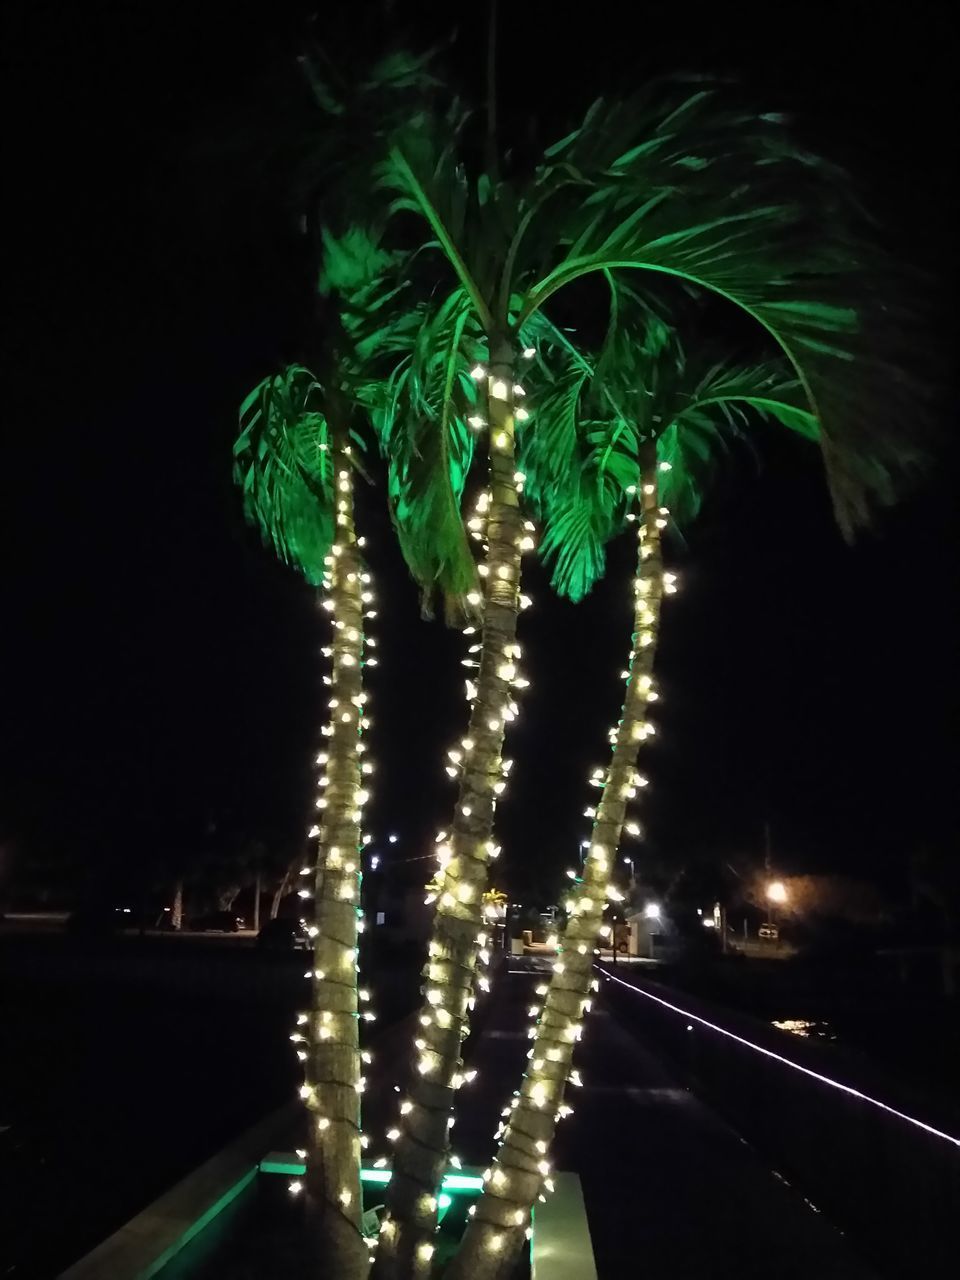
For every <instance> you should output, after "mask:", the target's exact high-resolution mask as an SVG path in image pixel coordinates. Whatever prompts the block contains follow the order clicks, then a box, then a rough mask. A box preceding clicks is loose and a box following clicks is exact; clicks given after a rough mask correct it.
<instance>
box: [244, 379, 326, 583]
mask: <svg viewBox="0 0 960 1280" xmlns="http://www.w3.org/2000/svg"><path fill="white" fill-rule="evenodd" d="M329 446H330V434H329V424H328V420H327V416H326V412H325V398H324V391H323V388H322V387H321V385H320V383H319V382H318V381H317V379H316V378H315V377H314V376H313V374H312V373H311V372H310V371H309V369H305V368H304V367H303V366H302V365H298V364H295V365H290V366H289V368H287V369H285V370H284V371H283V373H278V374H274V375H273V376H272V377H269V378H264V380H263V381H262V382H261V383H259V385H258V386H256V387H255V388H254V389H253V391H251V392H250V394H249V395H248V396H247V398H246V399H245V400H244V402H243V404H242V405H241V406H240V435H239V436H238V438H237V442H236V444H235V445H234V450H233V457H234V479H235V480H236V482H237V484H238V485H239V486H240V488H241V489H242V491H243V504H244V512H245V514H246V516H247V518H248V519H249V520H250V521H251V522H252V523H255V524H257V525H258V526H259V527H260V530H261V532H262V534H263V538H264V541H265V542H267V543H268V544H269V545H270V546H272V547H273V549H274V550H275V551H276V553H277V555H278V556H279V557H280V559H281V560H283V561H285V562H286V563H287V564H290V565H293V566H295V567H296V568H297V569H299V570H300V572H301V573H302V574H303V575H304V577H305V578H306V579H307V581H308V582H310V583H312V584H313V585H314V586H316V585H318V584H319V583H320V582H321V581H322V578H323V560H324V556H326V555H328V554H329V551H330V545H331V543H332V542H333V533H334V477H333V464H332V460H331V453H330V447H329Z"/></svg>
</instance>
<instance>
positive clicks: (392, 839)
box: [387, 836, 397, 844]
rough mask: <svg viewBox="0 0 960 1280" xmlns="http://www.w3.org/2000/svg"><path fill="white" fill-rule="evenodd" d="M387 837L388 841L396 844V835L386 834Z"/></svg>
mask: <svg viewBox="0 0 960 1280" xmlns="http://www.w3.org/2000/svg"><path fill="white" fill-rule="evenodd" d="M387 839H388V840H389V841H390V843H391V844H396V843H397V837H396V836H387Z"/></svg>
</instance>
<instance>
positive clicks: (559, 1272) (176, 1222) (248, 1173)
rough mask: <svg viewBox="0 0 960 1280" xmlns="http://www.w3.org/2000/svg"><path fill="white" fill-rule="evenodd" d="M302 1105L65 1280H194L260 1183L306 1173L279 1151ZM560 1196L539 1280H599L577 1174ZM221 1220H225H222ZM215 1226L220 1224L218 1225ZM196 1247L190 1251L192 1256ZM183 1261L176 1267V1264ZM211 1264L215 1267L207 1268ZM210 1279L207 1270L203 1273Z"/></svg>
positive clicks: (216, 1162) (450, 1185)
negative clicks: (231, 1211) (198, 1259)
mask: <svg viewBox="0 0 960 1280" xmlns="http://www.w3.org/2000/svg"><path fill="white" fill-rule="evenodd" d="M296 1115H297V1109H296V1108H295V1107H289V1108H284V1109H283V1110H281V1111H279V1112H276V1113H274V1114H273V1115H271V1116H268V1117H267V1118H266V1119H265V1120H263V1121H261V1122H260V1123H259V1124H257V1125H255V1126H254V1127H253V1128H252V1129H250V1130H248V1132H247V1133H245V1134H244V1135H243V1136H242V1137H241V1138H239V1139H238V1140H237V1141H236V1142H234V1143H232V1144H231V1145H230V1146H229V1147H226V1148H225V1149H224V1150H223V1151H221V1152H219V1153H218V1154H217V1155H215V1156H214V1157H213V1158H212V1159H211V1160H208V1161H207V1162H206V1163H205V1164H203V1165H201V1166H200V1168H199V1169H196V1170H195V1171H194V1172H193V1173H191V1174H189V1175H188V1176H187V1177H186V1178H184V1179H183V1181H182V1182H179V1183H178V1184H177V1185H176V1186H175V1187H173V1188H172V1189H171V1190H170V1191H168V1192H167V1193H166V1194H165V1195H163V1196H161V1197H160V1199H159V1200H156V1201H154V1203H153V1204H152V1205H150V1206H149V1207H148V1208H146V1209H144V1211H143V1212H142V1213H140V1214H138V1215H137V1216H136V1217H135V1218H133V1219H131V1221H130V1222H128V1223H126V1224H125V1226H123V1227H121V1228H120V1230H119V1231H117V1232H115V1233H114V1234H113V1235H112V1236H110V1237H109V1238H108V1239H107V1240H104V1241H103V1243H102V1244H100V1245H98V1246H97V1248H96V1249H94V1250H93V1251H92V1252H91V1253H89V1254H87V1256H86V1257H85V1258H81V1259H80V1261H79V1262H76V1263H74V1265H73V1266H71V1267H70V1268H68V1270H66V1271H64V1272H63V1273H62V1274H61V1276H60V1277H59V1280H151V1277H159V1278H160V1280H163V1277H164V1276H165V1275H171V1276H172V1275H173V1274H174V1273H176V1276H177V1277H178V1280H189V1277H190V1276H191V1266H190V1261H189V1260H190V1256H191V1253H203V1252H204V1251H205V1250H204V1246H205V1244H206V1243H207V1239H206V1237H207V1236H209V1237H210V1243H211V1245H212V1247H215V1243H214V1238H215V1237H216V1236H217V1235H218V1234H219V1235H221V1236H222V1234H223V1231H224V1230H226V1232H227V1233H229V1231H230V1230H231V1223H230V1221H229V1215H225V1216H221V1215H224V1211H225V1210H227V1209H228V1208H230V1207H231V1206H234V1207H236V1206H238V1205H242V1202H243V1199H244V1198H245V1197H250V1196H252V1195H254V1194H256V1192H257V1189H258V1185H259V1186H260V1188H261V1189H264V1190H265V1189H266V1187H267V1186H268V1184H281V1180H282V1182H283V1183H285V1182H287V1181H289V1180H290V1179H291V1178H295V1177H296V1176H297V1175H298V1174H301V1173H302V1172H303V1164H302V1162H301V1161H300V1160H299V1159H298V1158H297V1156H296V1155H295V1154H291V1153H289V1152H288V1151H286V1150H284V1149H283V1147H282V1146H281V1145H280V1144H281V1143H283V1142H284V1140H285V1139H288V1138H289V1135H290V1133H291V1130H292V1128H293V1126H294V1124H295V1121H296ZM363 1180H364V1183H365V1184H366V1185H368V1186H370V1187H371V1188H372V1186H373V1185H374V1184H381V1185H382V1184H384V1183H385V1182H386V1181H387V1180H388V1175H387V1174H386V1172H385V1171H384V1170H381V1169H374V1168H372V1167H368V1168H365V1169H364V1173H363ZM554 1182H555V1185H556V1191H555V1192H554V1194H553V1195H552V1196H551V1197H550V1198H549V1199H548V1201H547V1203H546V1204H544V1205H539V1206H538V1207H537V1212H536V1214H535V1217H534V1233H533V1240H532V1241H531V1258H530V1270H531V1276H532V1280H596V1275H597V1272H596V1266H595V1264H594V1259H593V1249H592V1246H591V1243H590V1232H589V1230H588V1227H587V1216H586V1211H585V1209H584V1203H583V1195H582V1193H581V1190H580V1180H579V1178H578V1177H577V1175H576V1174H573V1173H559V1174H555V1175H554ZM481 1186H482V1181H481V1178H480V1173H479V1171H478V1170H475V1169H463V1170H451V1171H450V1173H449V1174H448V1175H447V1178H446V1179H445V1182H444V1192H445V1193H446V1194H447V1195H448V1196H450V1197H453V1196H457V1195H467V1196H476V1195H477V1194H478V1192H479V1189H480V1187H481ZM218 1219H219V1221H218ZM214 1224H216V1226H214ZM188 1246H192V1248H191V1250H190V1252H185V1251H186V1250H187V1248H188ZM175 1260H176V1261H175ZM206 1265H208V1264H206ZM201 1273H202V1274H203V1275H207V1274H209V1272H208V1271H207V1270H205V1269H204V1268H203V1267H201V1268H200V1270H198V1271H197V1275H200V1274H201Z"/></svg>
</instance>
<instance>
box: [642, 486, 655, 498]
mask: <svg viewBox="0 0 960 1280" xmlns="http://www.w3.org/2000/svg"><path fill="white" fill-rule="evenodd" d="M643 492H644V493H645V494H647V496H648V497H649V496H650V495H652V494H654V493H656V492H657V486H656V485H655V484H645V485H644V486H643Z"/></svg>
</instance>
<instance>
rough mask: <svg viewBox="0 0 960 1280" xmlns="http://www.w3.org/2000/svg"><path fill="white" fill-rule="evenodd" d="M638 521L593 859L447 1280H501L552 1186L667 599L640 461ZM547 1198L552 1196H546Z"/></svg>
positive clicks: (651, 482)
mask: <svg viewBox="0 0 960 1280" xmlns="http://www.w3.org/2000/svg"><path fill="white" fill-rule="evenodd" d="M642 463H643V469H642V472H641V479H642V482H643V484H642V493H643V496H642V518H641V522H640V529H639V534H640V545H639V555H638V561H637V575H636V578H635V580H634V581H635V591H636V598H635V616H634V634H633V636H632V642H631V652H630V666H629V672H630V674H629V678H628V680H627V688H626V695H625V698H624V704H623V712H622V718H621V720H620V724H619V726H618V729H617V733H616V739H615V742H614V747H613V752H612V754H611V758H610V763H609V764H608V766H607V771H606V776H605V778H604V783H603V792H602V799H601V801H600V805H599V807H598V811H597V816H596V819H595V822H594V829H593V835H592V839H591V844H590V852H589V854H588V855H587V858H586V862H585V865H584V869H583V879H582V880H581V882H580V883H579V884H578V886H577V888H576V890H575V892H574V894H573V901H572V903H571V907H570V916H569V920H568V923H567V927H566V931H565V933H564V937H563V942H562V946H561V948H560V951H559V954H558V958H557V962H556V964H555V965H554V972H553V974H552V976H551V979H550V983H549V986H548V988H547V992H546V999H545V1001H544V1005H543V1009H542V1011H541V1014H540V1019H539V1021H538V1023H537V1034H536V1037H535V1039H534V1042H533V1052H532V1054H531V1057H530V1066H529V1067H528V1069H527V1073H526V1075H525V1076H524V1078H523V1084H522V1087H521V1090H520V1095H519V1097H518V1098H517V1099H516V1100H515V1102H514V1107H513V1111H512V1113H511V1115H510V1119H509V1121H508V1122H507V1125H506V1130H505V1132H504V1135H503V1139H502V1141H501V1143H500V1147H499V1150H498V1152H497V1156H496V1158H495V1160H494V1161H493V1165H492V1167H491V1169H490V1172H489V1177H488V1179H487V1186H486V1190H485V1191H484V1193H483V1196H482V1197H481V1199H480V1203H479V1204H478V1206H477V1211H476V1213H475V1215H474V1217H473V1218H472V1220H471V1222H470V1224H469V1226H468V1228H467V1231H466V1234H465V1236H464V1239H463V1243H462V1245H461V1248H460V1252H459V1254H458V1255H457V1257H456V1259H455V1260H454V1262H453V1264H452V1266H451V1267H450V1268H449V1269H448V1271H447V1273H446V1274H447V1278H448V1280H505V1277H507V1276H509V1275H510V1274H511V1269H512V1267H513V1266H514V1264H515V1261H516V1256H517V1253H518V1252H519V1250H520V1248H521V1246H522V1244H523V1239H524V1232H525V1231H526V1229H527V1228H528V1227H529V1226H530V1221H531V1210H532V1208H533V1205H534V1202H535V1201H536V1198H537V1196H538V1195H539V1194H540V1193H541V1188H542V1186H543V1184H544V1182H545V1181H548V1180H549V1165H548V1163H547V1161H546V1158H545V1156H546V1152H547V1150H548V1149H549V1146H550V1142H551V1140H552V1138H553V1133H554V1129H555V1128H556V1122H557V1119H558V1118H559V1116H560V1110H559V1108H560V1107H561V1105H562V1103H563V1094H564V1088H565V1085H566V1082H567V1079H568V1077H569V1075H570V1070H571V1063H572V1059H573V1050H574V1046H575V1045H576V1042H577V1040H578V1039H579V1035H580V1023H581V1020H582V1018H583V1014H584V1011H585V1008H586V1006H587V1004H588V1003H589V1000H588V995H589V991H590V982H591V971H592V966H593V954H594V948H595V947H596V945H597V940H598V937H599V933H600V929H601V926H602V921H603V909H604V903H605V901H606V899H607V889H608V885H609V883H610V879H611V873H612V870H613V867H614V865H615V860H616V856H617V851H618V848H619V845H620V838H621V835H622V832H623V825H624V820H625V816H626V806H627V800H628V798H629V797H630V795H631V794H632V793H633V791H634V788H635V786H636V780H635V768H636V760H637V752H638V750H639V747H640V744H641V743H642V742H643V741H644V739H645V738H646V736H647V733H648V726H647V721H646V709H647V704H648V702H650V701H651V690H652V672H653V656H654V652H655V648H656V634H657V627H658V624H659V616H660V602H661V598H662V593H663V585H664V577H663V562H662V559H661V554H660V527H661V523H662V518H661V513H660V510H659V508H658V505H657V485H656V476H657V470H656V456H655V453H654V452H653V449H652V447H651V449H650V450H649V451H645V454H644V458H643V459H642ZM548 1189H549V1188H548Z"/></svg>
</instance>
